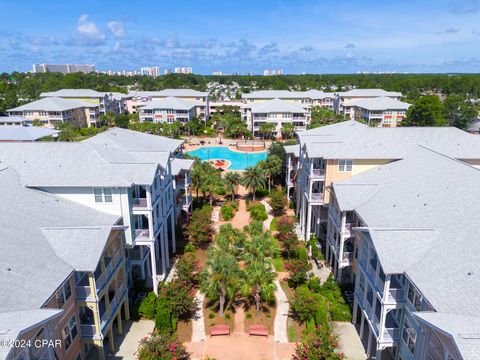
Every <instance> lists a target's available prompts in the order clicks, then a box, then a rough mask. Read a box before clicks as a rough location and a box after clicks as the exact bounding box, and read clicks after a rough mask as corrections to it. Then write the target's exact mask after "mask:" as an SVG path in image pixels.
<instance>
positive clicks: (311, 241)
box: [307, 234, 321, 260]
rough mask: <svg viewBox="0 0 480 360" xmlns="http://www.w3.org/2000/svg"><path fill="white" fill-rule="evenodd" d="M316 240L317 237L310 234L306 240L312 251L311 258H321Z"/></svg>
mask: <svg viewBox="0 0 480 360" xmlns="http://www.w3.org/2000/svg"><path fill="white" fill-rule="evenodd" d="M317 242H318V240H317V237H316V236H315V235H313V234H312V235H311V236H310V239H309V240H308V242H307V244H308V246H310V248H311V249H312V250H311V251H312V259H314V260H321V253H320V251H319V250H318V246H317Z"/></svg>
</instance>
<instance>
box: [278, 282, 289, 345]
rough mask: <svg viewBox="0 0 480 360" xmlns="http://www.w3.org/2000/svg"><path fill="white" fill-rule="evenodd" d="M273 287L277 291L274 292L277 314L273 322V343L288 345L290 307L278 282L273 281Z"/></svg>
mask: <svg viewBox="0 0 480 360" xmlns="http://www.w3.org/2000/svg"><path fill="white" fill-rule="evenodd" d="M275 285H276V286H277V290H275V298H276V299H277V313H276V314H275V322H274V328H275V342H277V343H283V344H285V343H288V335H287V320H288V313H289V309H290V305H289V303H288V299H287V296H286V295H285V293H284V291H283V289H282V287H281V286H280V282H279V281H278V280H275Z"/></svg>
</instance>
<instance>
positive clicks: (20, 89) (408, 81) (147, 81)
mask: <svg viewBox="0 0 480 360" xmlns="http://www.w3.org/2000/svg"><path fill="white" fill-rule="evenodd" d="M211 81H216V82H218V83H220V84H232V83H233V82H236V83H238V84H239V85H240V86H241V90H242V91H243V92H249V91H251V90H252V89H274V90H308V89H320V88H326V91H329V90H330V91H331V90H332V88H331V87H332V86H336V88H335V90H336V91H340V90H344V89H346V88H347V87H349V86H355V87H360V88H382V89H385V90H391V91H401V92H402V93H403V94H405V95H406V96H407V97H408V98H410V99H416V98H418V96H419V95H420V94H423V93H437V94H440V93H441V94H444V95H453V94H456V95H462V96H464V97H468V98H478V97H479V95H480V74H345V75H341V74H331V75H330V74H328V75H313V74H306V75H282V76H240V75H225V76H208V75H195V74H170V75H165V76H160V77H156V78H153V77H148V76H140V75H139V76H129V77H127V76H120V75H106V74H96V73H91V74H82V73H74V74H67V75H62V74H59V73H46V74H30V73H18V72H14V73H11V74H8V73H2V74H0V114H1V113H3V112H4V111H5V109H9V108H12V107H15V106H18V105H19V104H22V103H24V102H27V101H32V100H36V99H37V98H38V96H39V95H40V93H41V92H43V91H55V90H59V89H62V88H88V89H94V90H98V91H117V92H127V91H128V90H129V89H136V90H161V89H166V88H192V89H196V90H206V86H207V84H208V83H209V82H211Z"/></svg>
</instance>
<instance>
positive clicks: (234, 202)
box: [225, 201, 238, 211]
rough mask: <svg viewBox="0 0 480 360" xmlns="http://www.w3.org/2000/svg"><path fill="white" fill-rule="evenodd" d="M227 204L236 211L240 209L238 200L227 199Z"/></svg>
mask: <svg viewBox="0 0 480 360" xmlns="http://www.w3.org/2000/svg"><path fill="white" fill-rule="evenodd" d="M225 205H228V206H231V207H232V208H234V209H235V211H236V210H238V201H227V202H226V203H225Z"/></svg>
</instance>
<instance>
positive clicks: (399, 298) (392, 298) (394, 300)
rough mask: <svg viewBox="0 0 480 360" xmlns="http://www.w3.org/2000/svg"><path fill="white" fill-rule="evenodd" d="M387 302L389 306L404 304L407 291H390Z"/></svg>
mask: <svg viewBox="0 0 480 360" xmlns="http://www.w3.org/2000/svg"><path fill="white" fill-rule="evenodd" d="M386 302H387V303H389V304H398V303H404V302H405V291H404V290H403V289H389V290H388V294H387V299H386Z"/></svg>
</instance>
